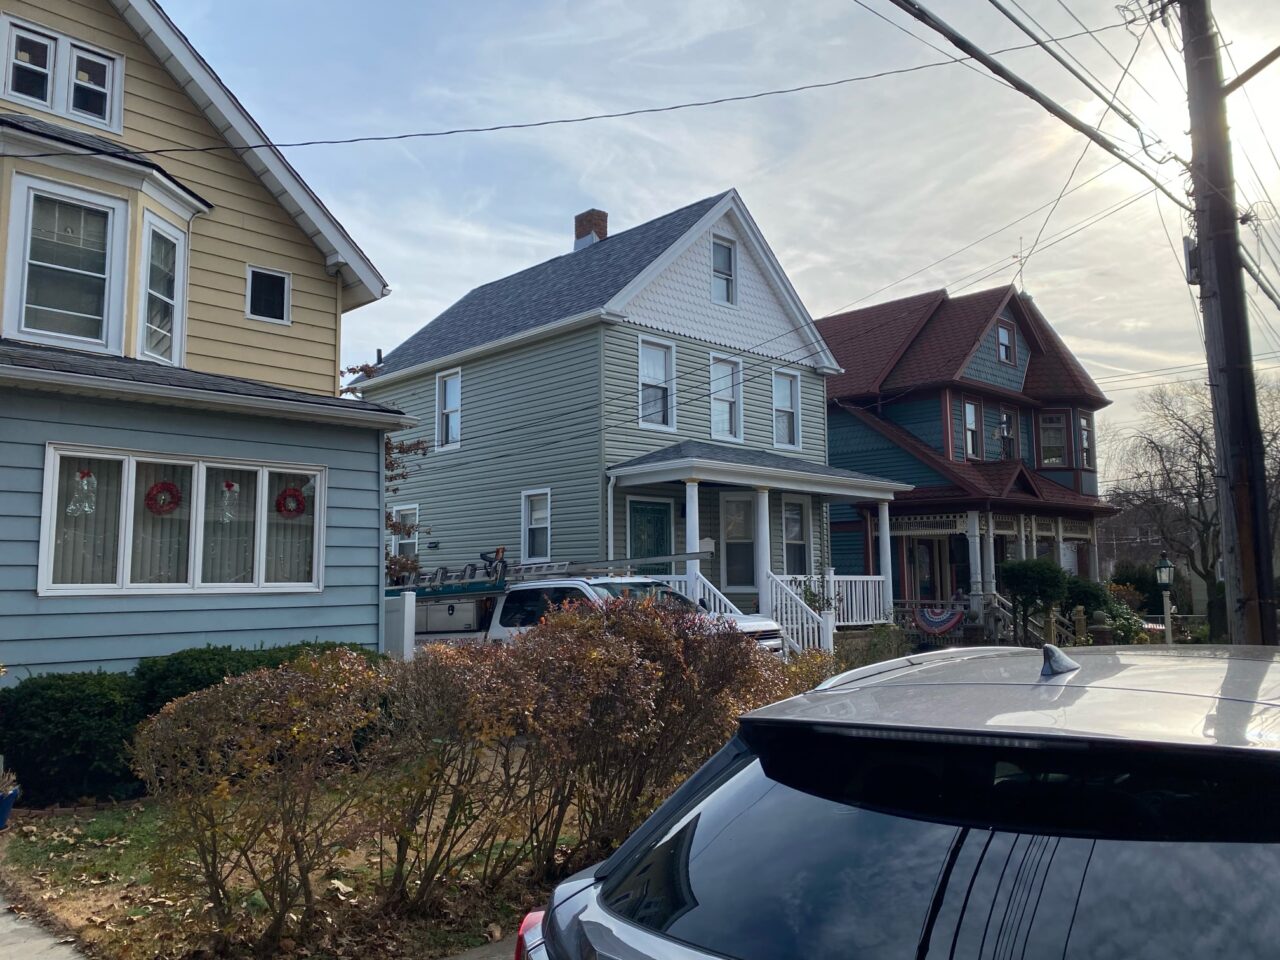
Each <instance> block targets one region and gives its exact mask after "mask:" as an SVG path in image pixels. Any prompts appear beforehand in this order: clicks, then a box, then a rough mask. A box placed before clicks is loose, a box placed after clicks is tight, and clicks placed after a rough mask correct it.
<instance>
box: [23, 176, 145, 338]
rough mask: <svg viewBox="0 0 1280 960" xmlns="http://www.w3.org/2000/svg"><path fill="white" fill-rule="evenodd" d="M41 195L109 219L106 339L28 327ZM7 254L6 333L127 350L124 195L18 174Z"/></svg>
mask: <svg viewBox="0 0 1280 960" xmlns="http://www.w3.org/2000/svg"><path fill="white" fill-rule="evenodd" d="M36 194H42V195H44V196H48V197H53V198H54V199H58V200H66V201H68V202H70V203H75V204H81V205H84V206H90V207H96V208H97V209H99V210H105V211H107V213H108V215H109V216H110V218H111V219H110V223H109V224H108V237H109V240H108V244H107V286H106V293H105V297H104V300H103V303H104V312H105V316H104V318H103V324H102V326H103V330H102V339H101V340H90V339H87V338H85V337H73V336H68V335H67V334H62V333H49V332H47V331H44V330H27V329H25V328H24V326H23V322H24V320H25V315H26V311H25V309H24V306H25V303H26V290H27V256H28V253H29V251H30V249H31V218H32V208H33V205H34V203H35V196H36ZM9 200H10V205H9V210H10V216H9V234H8V251H7V254H6V258H5V298H4V303H5V310H4V314H5V315H4V335H5V336H6V337H13V338H14V339H18V340H27V341H29V342H32V343H46V344H51V345H53V346H61V347H70V348H71V349H75V350H92V351H94V352H97V353H113V354H116V355H119V354H121V353H122V352H123V343H124V313H125V311H124V300H125V297H124V293H125V287H126V273H127V268H128V262H129V203H128V201H127V200H125V199H123V198H121V197H115V196H111V195H109V194H103V193H96V192H93V191H90V190H84V189H82V188H80V187H73V186H70V185H68V184H64V183H59V182H57V181H53V180H44V179H40V178H37V177H32V176H28V175H27V174H24V173H15V174H14V175H13V188H12V190H11V191H10V194H9Z"/></svg>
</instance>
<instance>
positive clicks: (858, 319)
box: [817, 290, 947, 397]
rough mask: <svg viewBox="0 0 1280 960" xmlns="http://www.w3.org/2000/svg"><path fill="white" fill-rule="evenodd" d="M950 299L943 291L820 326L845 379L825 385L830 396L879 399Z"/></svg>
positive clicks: (847, 314) (831, 318) (839, 317)
mask: <svg viewBox="0 0 1280 960" xmlns="http://www.w3.org/2000/svg"><path fill="white" fill-rule="evenodd" d="M946 296H947V292H946V291H945V290H931V291H929V292H928V293H921V294H917V295H916V296H914V297H904V298H903V299H901V300H891V301H890V302H888V303H881V304H877V305H876V306H874V307H865V308H863V309H861V310H849V311H847V312H845V313H837V314H833V315H832V316H829V317H823V318H822V319H821V320H819V321H817V327H818V332H819V333H820V334H822V337H823V339H824V340H826V341H827V345H828V346H829V347H830V348H831V352H832V353H833V354H835V355H836V356H837V357H839V358H840V365H841V366H842V367H844V372H843V373H840V374H837V375H835V376H833V377H829V378H828V379H827V395H828V396H831V397H854V396H863V395H866V394H872V393H877V392H878V391H879V390H880V384H881V381H883V380H884V378H885V376H886V375H887V374H888V373H889V371H890V370H892V369H893V365H894V364H895V363H896V362H897V361H898V358H899V357H901V356H902V352H903V351H904V350H905V349H907V347H908V346H910V344H911V342H912V340H913V338H914V337H915V336H916V334H917V333H919V331H920V328H921V326H923V325H924V323H925V321H926V320H928V319H929V317H930V316H932V315H933V312H934V310H936V309H937V307H938V304H940V303H942V301H943V300H945V299H946Z"/></svg>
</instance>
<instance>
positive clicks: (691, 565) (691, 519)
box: [684, 480, 702, 603]
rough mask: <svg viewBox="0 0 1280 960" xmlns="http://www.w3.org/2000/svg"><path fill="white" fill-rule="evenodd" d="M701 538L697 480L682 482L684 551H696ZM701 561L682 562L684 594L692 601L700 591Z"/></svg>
mask: <svg viewBox="0 0 1280 960" xmlns="http://www.w3.org/2000/svg"><path fill="white" fill-rule="evenodd" d="M701 539H702V528H701V526H700V525H699V522H698V481H697V480H686V481H685V482H684V552H685V553H697V551H698V541H699V540H701ZM701 568H702V563H701V561H699V560H686V561H685V562H684V575H685V582H686V583H687V584H688V588H687V589H686V590H685V595H686V596H688V598H689V599H690V600H692V601H693V602H694V603H697V602H698V598H699V597H700V596H701V593H702V591H701V590H700V589H699V588H698V574H699V573H701Z"/></svg>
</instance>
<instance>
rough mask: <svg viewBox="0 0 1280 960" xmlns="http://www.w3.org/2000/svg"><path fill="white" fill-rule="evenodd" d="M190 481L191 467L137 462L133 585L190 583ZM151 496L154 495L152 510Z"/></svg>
mask: <svg viewBox="0 0 1280 960" xmlns="http://www.w3.org/2000/svg"><path fill="white" fill-rule="evenodd" d="M191 479H192V469H191V467H190V466H186V465H184V464H178V463H148V462H147V461H145V460H140V461H138V463H137V465H136V467H135V473H134V485H133V551H132V552H133V556H132V559H131V560H130V563H129V582H130V583H186V582H187V581H188V579H189V575H188V566H189V562H188V558H189V557H190V555H191V551H190V544H191V506H192V501H193V499H194V496H195V493H194V490H193V489H192V483H191ZM148 493H150V494H151V495H152V496H151V500H152V502H151V505H150V506H148V504H147V494H148ZM174 503H176V504H177V506H176V507H174V506H173V504H174Z"/></svg>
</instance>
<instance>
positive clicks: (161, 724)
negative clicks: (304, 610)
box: [133, 650, 383, 954]
mask: <svg viewBox="0 0 1280 960" xmlns="http://www.w3.org/2000/svg"><path fill="white" fill-rule="evenodd" d="M382 690H383V679H382V676H381V675H380V674H379V673H378V671H377V670H376V669H375V668H374V667H372V666H371V665H370V664H369V662H368V661H367V660H366V659H365V658H363V657H361V656H358V655H357V654H354V653H352V652H351V651H349V650H333V651H330V652H328V653H325V654H323V655H321V656H318V657H315V658H303V659H301V660H298V661H296V662H294V663H290V664H287V665H285V666H283V667H280V668H279V669H276V670H259V671H256V672H253V673H248V674H244V675H242V676H239V677H233V678H230V679H228V680H226V681H225V682H223V683H222V684H220V685H218V686H216V687H210V688H208V689H206V690H200V691H198V692H196V693H192V694H189V695H188V696H186V697H182V698H180V699H178V700H174V701H172V702H171V703H169V704H167V705H166V706H165V707H164V708H163V709H162V710H161V711H160V712H159V713H158V714H156V715H155V716H154V717H152V718H151V719H149V720H147V721H146V722H144V723H143V724H142V726H141V727H140V728H139V730H138V734H137V736H136V738H135V741H134V754H133V759H134V767H135V769H136V771H137V773H138V776H139V777H141V778H142V780H143V781H144V782H145V783H146V785H147V789H148V791H149V792H150V793H151V794H152V795H153V796H155V797H156V798H157V799H158V800H159V801H160V802H161V803H163V804H164V812H165V816H164V817H163V818H162V825H161V829H162V841H161V843H159V844H158V848H157V851H158V852H157V862H156V864H155V867H156V870H157V874H158V875H159V876H161V877H163V878H166V879H168V880H169V881H171V882H174V883H177V884H179V885H182V886H185V887H188V888H191V887H194V888H195V889H196V890H197V891H198V892H200V893H201V894H203V895H204V896H205V897H207V898H208V901H209V903H210V904H211V913H212V918H213V920H214V922H215V924H216V926H217V932H218V934H219V936H220V937H222V938H223V939H225V938H226V937H227V936H229V935H231V934H232V933H236V934H239V935H243V936H248V937H250V938H251V939H253V940H254V942H255V948H256V949H257V951H258V952H259V953H262V954H267V953H271V952H272V951H274V950H275V949H276V947H277V946H278V944H279V942H280V940H281V938H282V937H283V936H284V934H285V933H286V932H295V931H294V929H293V928H296V933H297V935H298V936H299V937H301V938H304V939H305V937H306V936H307V935H308V933H309V932H310V929H311V926H312V924H313V921H314V920H315V919H316V913H317V892H316V890H315V887H314V883H315V881H316V879H317V878H318V877H320V876H321V875H322V874H323V873H324V872H325V871H326V870H328V869H330V868H331V867H332V866H333V864H334V863H335V862H336V860H337V858H338V856H339V855H340V853H341V852H342V851H343V850H344V849H345V848H347V847H349V846H350V845H351V844H352V843H354V842H355V841H356V840H357V839H359V837H358V836H356V835H354V834H353V832H352V830H353V828H352V824H353V822H358V821H359V818H353V817H352V816H351V813H352V811H353V810H354V809H355V808H356V806H357V804H358V803H359V802H360V801H361V800H362V799H364V798H365V797H366V796H367V793H368V790H367V788H368V783H369V780H368V774H369V767H368V765H367V764H366V763H364V762H363V760H362V755H361V750H362V747H364V746H365V745H366V744H365V740H366V739H367V738H368V736H369V734H370V732H371V731H372V730H374V729H375V727H376V724H377V721H378V718H379V704H380V701H381V697H382ZM193 854H194V860H193V859H192V856H193ZM246 886H247V888H248V889H247V890H246V889H244V887H246ZM250 892H251V893H254V894H257V895H258V896H260V897H261V900H262V902H263V903H264V904H265V906H266V909H265V910H264V911H262V913H263V917H264V919H263V920H262V921H261V922H259V923H258V924H257V926H256V929H253V928H252V926H253V924H252V921H250V920H249V914H248V912H247V911H244V910H241V909H238V904H239V902H240V901H241V900H242V899H243V897H244V896H245V895H247V894H248V893H250ZM295 918H296V923H295Z"/></svg>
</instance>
